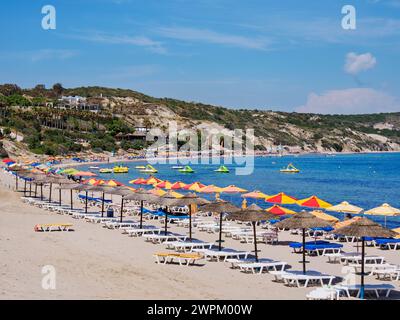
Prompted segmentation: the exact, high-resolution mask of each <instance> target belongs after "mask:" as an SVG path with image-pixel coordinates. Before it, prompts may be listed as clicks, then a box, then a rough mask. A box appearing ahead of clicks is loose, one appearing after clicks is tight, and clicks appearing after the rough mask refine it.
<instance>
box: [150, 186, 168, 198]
mask: <svg viewBox="0 0 400 320" xmlns="http://www.w3.org/2000/svg"><path fill="white" fill-rule="evenodd" d="M149 192H150V193H152V194H154V195H156V196H159V197H162V196H163V195H164V194H166V193H167V191H164V190H162V189H158V188H154V189H151V190H150V191H149Z"/></svg>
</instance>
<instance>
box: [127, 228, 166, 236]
mask: <svg viewBox="0 0 400 320" xmlns="http://www.w3.org/2000/svg"><path fill="white" fill-rule="evenodd" d="M163 231H164V229H160V228H142V229H140V228H131V229H124V230H123V231H122V233H126V234H128V236H130V237H141V236H143V235H148V234H153V235H155V234H160V233H161V232H163Z"/></svg>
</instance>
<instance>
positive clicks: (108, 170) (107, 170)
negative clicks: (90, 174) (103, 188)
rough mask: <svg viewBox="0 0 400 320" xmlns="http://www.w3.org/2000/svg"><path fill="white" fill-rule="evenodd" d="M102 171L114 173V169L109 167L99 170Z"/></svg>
mask: <svg viewBox="0 0 400 320" xmlns="http://www.w3.org/2000/svg"><path fill="white" fill-rule="evenodd" d="M99 172H100V173H113V170H112V169H109V168H104V169H100V170H99Z"/></svg>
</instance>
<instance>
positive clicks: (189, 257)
mask: <svg viewBox="0 0 400 320" xmlns="http://www.w3.org/2000/svg"><path fill="white" fill-rule="evenodd" d="M153 257H154V258H155V259H156V263H158V264H167V263H174V262H175V261H177V262H178V263H179V265H180V266H189V265H194V264H195V263H196V262H197V261H199V260H202V259H204V257H203V256H202V255H201V254H199V253H169V252H166V253H156V254H154V255H153Z"/></svg>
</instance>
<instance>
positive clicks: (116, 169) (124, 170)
mask: <svg viewBox="0 0 400 320" xmlns="http://www.w3.org/2000/svg"><path fill="white" fill-rule="evenodd" d="M113 172H114V173H128V172H129V168H128V167H123V166H116V167H114V168H113Z"/></svg>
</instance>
